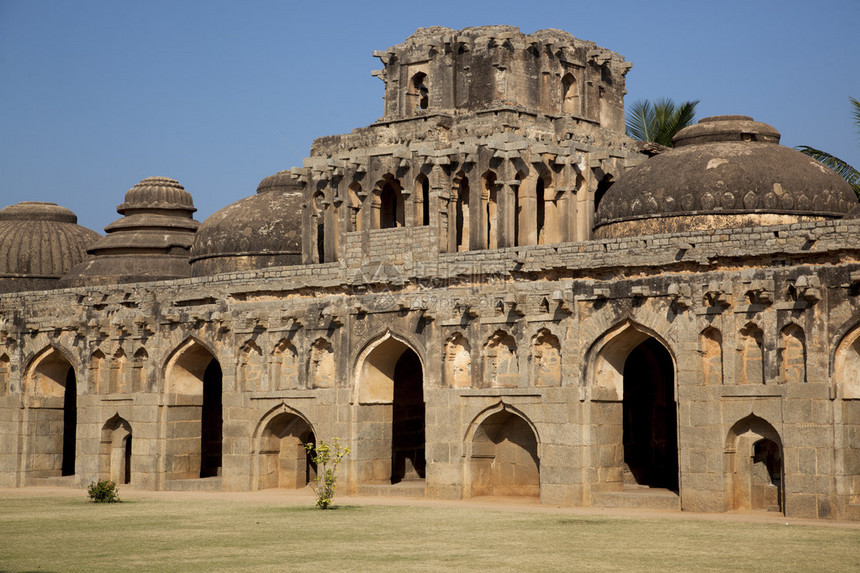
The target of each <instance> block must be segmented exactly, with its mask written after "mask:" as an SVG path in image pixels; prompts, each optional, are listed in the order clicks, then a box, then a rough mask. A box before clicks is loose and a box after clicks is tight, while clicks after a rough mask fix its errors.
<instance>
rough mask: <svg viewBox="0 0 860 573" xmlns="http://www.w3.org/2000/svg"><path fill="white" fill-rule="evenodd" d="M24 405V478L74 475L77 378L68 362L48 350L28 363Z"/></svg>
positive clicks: (25, 376)
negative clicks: (26, 411) (25, 417)
mask: <svg viewBox="0 0 860 573" xmlns="http://www.w3.org/2000/svg"><path fill="white" fill-rule="evenodd" d="M24 393H25V394H26V395H27V396H29V397H31V400H30V401H29V403H28V412H29V416H28V424H29V431H28V432H27V436H28V444H27V448H26V452H27V456H26V459H25V465H26V468H27V469H26V473H27V475H28V477H33V478H42V477H53V476H69V475H74V473H75V462H76V451H77V419H78V418H77V416H78V412H77V394H78V388H77V378H76V375H75V369H74V367H73V366H72V363H71V361H70V360H69V358H68V357H67V356H66V355H65V354H64V353H63V352H62V351H61V350H60V349H59V348H57V347H55V346H48V347H46V348H44V349H42V350H41V351H40V352H38V353H37V354H36V355H35V356H33V358H32V359H31V360H30V362H29V364H28V365H27V368H26V369H25V375H24Z"/></svg>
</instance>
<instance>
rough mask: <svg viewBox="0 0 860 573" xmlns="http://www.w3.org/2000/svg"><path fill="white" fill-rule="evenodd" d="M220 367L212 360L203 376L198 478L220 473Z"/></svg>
mask: <svg viewBox="0 0 860 573" xmlns="http://www.w3.org/2000/svg"><path fill="white" fill-rule="evenodd" d="M221 389H222V388H221V365H220V364H218V361H217V360H215V359H212V361H211V362H209V365H208V366H207V367H206V371H205V372H204V374H203V408H202V413H201V419H202V428H201V432H200V435H201V443H200V454H201V460H200V477H202V478H203V477H213V476H217V475H220V473H221V430H222V427H223V418H222V414H221V407H222V403H221Z"/></svg>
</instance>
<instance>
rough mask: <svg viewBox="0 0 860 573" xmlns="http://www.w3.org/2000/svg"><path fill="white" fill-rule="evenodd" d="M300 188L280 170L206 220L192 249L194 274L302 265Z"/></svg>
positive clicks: (288, 175) (287, 173) (204, 274)
mask: <svg viewBox="0 0 860 573" xmlns="http://www.w3.org/2000/svg"><path fill="white" fill-rule="evenodd" d="M302 187H303V184H302V183H301V182H299V181H298V180H297V179H296V178H295V177H294V176H293V175H292V174H291V173H290V172H289V171H280V172H278V173H275V174H274V175H269V176H268V177H266V178H264V179H263V180H262V181H260V185H259V186H258V187H257V194H256V195H252V196H250V197H245V198H244V199H240V200H239V201H236V202H235V203H233V204H231V205H228V206H226V207H224V208H223V209H221V210H220V211H217V212H216V213H214V214H213V215H211V216H210V217H209V218H207V219H206V220H205V221H203V223H202V224H201V225H200V229H199V230H198V231H197V234H196V236H195V237H194V246H193V247H192V248H191V267H192V274H193V275H194V276H196V277H198V276H207V275H212V274H217V273H226V272H233V271H243V270H251V269H260V268H267V267H274V266H284V265H295V264H300V263H301V259H302V231H301V229H302V207H301V203H302Z"/></svg>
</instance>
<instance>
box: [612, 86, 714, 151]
mask: <svg viewBox="0 0 860 573" xmlns="http://www.w3.org/2000/svg"><path fill="white" fill-rule="evenodd" d="M698 103H699V101H698V100H696V101H686V102H683V103H682V104H681V105H680V106H678V105H676V104H675V102H674V101H672V100H671V99H670V98H663V99H659V100H656V101H654V102H651V101H649V100H640V101H637V102H635V103H634V104H633V105H632V106H631V107H630V108H629V110H628V113H627V121H626V131H627V135H629V136H630V137H632V138H634V139H636V140H638V141H653V142H654V143H659V144H660V145H663V146H666V147H672V138H673V137H675V134H676V133H678V132H679V131H680V130H682V129H683V128H685V127H687V126H688V125H691V124H692V123H693V122H694V121H695V115H696V105H697V104H698Z"/></svg>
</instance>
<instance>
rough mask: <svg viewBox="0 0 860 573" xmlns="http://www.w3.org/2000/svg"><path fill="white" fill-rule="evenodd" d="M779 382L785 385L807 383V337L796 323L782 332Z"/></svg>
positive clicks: (789, 325)
mask: <svg viewBox="0 0 860 573" xmlns="http://www.w3.org/2000/svg"><path fill="white" fill-rule="evenodd" d="M779 380H780V382H782V383H783V384H786V383H787V384H797V383H803V382H806V335H805V334H804V332H803V329H802V328H801V327H800V326H799V325H797V324H795V323H791V324H788V325H787V326H786V327H785V328H783V329H782V331H781V332H780V339H779Z"/></svg>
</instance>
